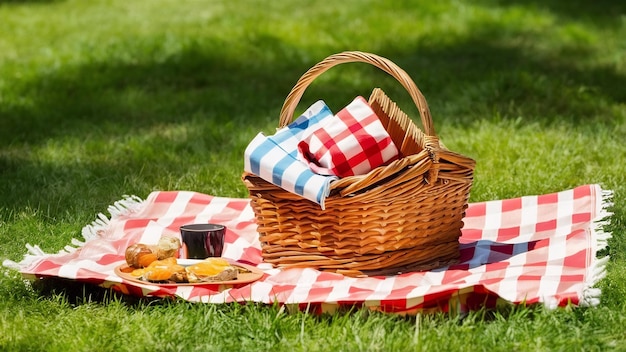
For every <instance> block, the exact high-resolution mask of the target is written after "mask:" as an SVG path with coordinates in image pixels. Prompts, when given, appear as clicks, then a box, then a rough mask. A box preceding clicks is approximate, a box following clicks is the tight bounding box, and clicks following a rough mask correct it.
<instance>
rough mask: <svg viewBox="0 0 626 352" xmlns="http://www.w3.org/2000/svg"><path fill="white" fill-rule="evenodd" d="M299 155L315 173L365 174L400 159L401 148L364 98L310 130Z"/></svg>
mask: <svg viewBox="0 0 626 352" xmlns="http://www.w3.org/2000/svg"><path fill="white" fill-rule="evenodd" d="M298 158H299V159H300V160H301V161H302V162H304V163H305V164H307V165H309V168H311V170H313V171H314V172H315V173H318V174H321V175H335V176H339V177H346V176H353V175H363V174H366V173H368V172H370V171H371V170H372V169H374V168H377V167H379V166H381V165H384V164H386V163H388V162H390V161H393V160H395V159H397V158H398V149H397V148H396V146H395V144H393V141H392V140H391V137H390V136H389V133H388V132H387V131H386V130H385V128H384V127H383V125H382V123H381V122H380V119H379V118H378V116H376V113H374V111H373V110H372V108H371V107H370V106H369V104H368V103H367V101H366V100H365V99H364V98H363V97H357V98H355V99H354V100H353V101H352V102H351V103H350V104H348V106H346V107H345V108H343V109H342V110H341V111H340V112H338V113H337V114H336V115H334V116H329V117H326V118H325V119H324V120H323V121H322V123H321V124H320V126H318V127H316V128H315V129H312V130H310V131H306V132H305V135H303V137H302V141H301V142H300V143H298Z"/></svg>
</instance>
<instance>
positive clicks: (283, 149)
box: [244, 100, 338, 209]
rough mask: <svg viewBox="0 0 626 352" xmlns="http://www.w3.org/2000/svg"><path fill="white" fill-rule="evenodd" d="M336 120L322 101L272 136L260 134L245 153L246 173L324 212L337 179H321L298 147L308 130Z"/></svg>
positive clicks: (333, 177) (321, 176) (327, 177)
mask: <svg viewBox="0 0 626 352" xmlns="http://www.w3.org/2000/svg"><path fill="white" fill-rule="evenodd" d="M331 116H333V113H332V112H331V111H330V109H329V108H328V106H326V104H325V103H324V102H323V101H322V100H320V101H318V102H316V103H315V104H313V105H311V107H310V108H309V109H307V110H306V111H305V112H304V113H303V114H302V115H301V116H300V117H298V118H297V119H296V120H295V121H294V122H292V123H291V124H289V125H288V126H286V127H283V128H281V129H279V130H278V131H276V133H275V134H274V135H273V136H269V137H268V136H265V135H264V134H263V133H259V134H258V135H257V136H256V137H254V139H253V140H252V142H250V144H248V147H247V148H246V151H245V158H244V170H245V171H246V172H249V173H252V174H254V175H257V176H259V177H261V178H262V179H264V180H265V181H267V182H270V183H272V184H274V185H276V186H278V187H281V188H283V189H284V190H286V191H289V192H292V193H295V194H298V195H301V196H302V197H304V198H306V199H308V200H311V201H313V202H315V203H317V204H319V205H320V206H321V208H322V209H324V200H325V199H326V197H327V196H328V194H329V192H330V183H331V182H332V181H335V180H337V179H338V177H336V176H325V175H319V174H316V173H315V172H313V171H312V170H311V169H310V168H309V166H308V165H307V164H305V163H304V162H302V161H300V160H299V159H298V143H299V142H300V141H301V140H302V135H303V133H304V131H305V130H307V129H308V130H310V129H313V128H315V127H316V126H317V125H319V124H320V122H321V121H322V120H323V119H324V118H326V117H331Z"/></svg>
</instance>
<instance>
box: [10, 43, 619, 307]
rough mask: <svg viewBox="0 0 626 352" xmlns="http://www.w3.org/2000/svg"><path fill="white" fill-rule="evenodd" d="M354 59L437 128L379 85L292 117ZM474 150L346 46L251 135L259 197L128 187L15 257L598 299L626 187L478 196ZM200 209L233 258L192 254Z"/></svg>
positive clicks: (214, 277) (283, 300)
mask: <svg viewBox="0 0 626 352" xmlns="http://www.w3.org/2000/svg"><path fill="white" fill-rule="evenodd" d="M347 62H363V63H367V64H371V65H374V66H376V67H378V68H380V69H381V70H383V71H385V72H387V73H389V74H390V75H391V76H393V77H394V78H396V79H397V80H398V81H399V82H400V83H401V84H402V86H403V87H404V88H406V89H407V91H408V92H409V95H410V96H411V98H412V99H413V102H414V103H415V104H416V107H417V108H418V111H419V113H420V118H421V122H422V127H423V131H422V130H421V129H419V128H418V127H417V126H416V125H415V124H414V123H413V121H412V120H411V119H410V118H409V117H408V116H407V115H406V114H405V113H403V112H402V110H400V109H399V108H398V107H397V106H396V105H395V103H394V102H392V101H391V100H390V99H389V98H388V97H387V96H386V95H385V94H384V93H383V92H382V90H380V89H378V88H376V89H374V91H373V93H372V95H371V96H370V98H369V100H366V99H365V98H363V97H360V96H357V97H356V98H355V99H354V100H353V101H352V102H350V103H349V104H347V105H346V106H345V107H344V108H343V109H341V110H340V111H338V112H337V113H333V112H332V111H331V109H330V108H329V107H328V106H327V105H326V104H325V103H324V101H322V100H320V101H318V102H316V103H314V104H313V105H311V106H310V107H309V108H308V109H307V110H306V111H305V112H304V113H303V114H301V115H300V116H299V117H297V118H296V119H293V113H294V111H295V108H296V105H297V104H298V102H299V100H300V98H301V96H302V94H303V92H304V90H305V89H306V87H307V86H308V85H309V84H310V83H311V82H312V81H313V80H314V79H315V78H316V77H317V76H319V75H320V74H321V73H323V72H325V71H326V70H328V69H329V68H331V67H333V66H335V65H338V64H341V63H347ZM292 120H293V121H292ZM474 166H475V162H474V160H472V159H471V158H468V157H465V156H463V155H461V154H458V153H455V152H452V151H450V150H448V149H447V148H446V147H445V146H443V144H442V143H441V142H440V141H439V139H438V137H437V135H436V133H435V130H434V127H433V123H432V118H431V116H430V111H429V110H428V105H427V104H426V101H425V99H424V97H423V95H422V94H421V92H420V91H419V89H417V87H416V86H415V84H414V83H413V81H412V80H411V79H410V78H409V77H408V75H407V74H406V72H404V71H403V70H401V69H400V68H399V67H397V66H396V65H395V64H394V63H393V62H391V61H389V60H387V59H385V58H382V57H379V56H377V55H374V54H368V53H361V52H345V53H340V54H335V55H332V56H329V57H328V58H326V59H325V60H323V61H321V62H320V63H319V64H317V65H315V66H314V67H313V68H311V69H310V70H309V71H307V72H306V73H305V74H304V75H303V76H302V77H301V79H300V80H299V81H298V83H296V85H295V86H294V89H293V90H292V91H291V93H290V94H289V95H288V97H287V99H286V101H285V104H284V106H283V109H282V111H281V115H280V121H279V129H278V130H277V131H276V133H275V134H273V135H270V136H266V135H264V134H262V133H259V134H258V135H257V136H256V137H254V138H253V139H252V141H251V142H250V144H249V145H248V147H247V148H246V150H245V152H244V174H243V176H242V180H243V182H244V184H245V185H246V187H247V188H248V191H249V197H248V198H228V197H220V196H216V195H209V194H203V193H199V192H194V191H185V190H179V191H155V192H152V193H151V194H149V195H148V196H147V197H146V198H145V199H142V198H139V197H136V196H130V197H126V198H124V199H121V200H120V201H118V202H116V203H115V204H113V205H112V206H110V207H109V213H110V215H109V216H105V215H103V214H100V215H99V216H98V218H97V219H96V220H95V221H94V222H93V223H91V224H89V225H87V226H85V227H84V228H83V231H82V235H83V239H81V240H78V239H75V240H73V241H72V243H71V245H68V246H66V248H65V249H64V250H62V251H60V252H59V253H56V254H47V253H44V252H43V251H41V249H40V248H39V247H38V246H36V245H35V246H32V245H28V246H27V247H28V254H27V255H26V256H25V258H24V259H23V260H22V261H21V262H19V263H15V262H12V261H8V260H7V261H5V262H4V263H3V264H4V266H6V267H10V268H14V269H16V270H18V271H19V272H20V273H21V274H22V275H23V276H24V277H25V278H27V279H30V280H38V279H42V278H50V277H52V278H63V279H69V280H74V281H78V282H84V283H88V284H94V285H98V286H101V287H103V288H108V289H112V290H114V291H117V292H120V293H123V294H127V295H132V296H137V297H163V298H165V297H177V298H180V299H184V300H187V301H192V302H201V303H213V304H223V303H235V302H237V303H246V302H257V303H265V304H274V303H278V304H281V305H288V306H295V307H299V308H306V309H308V310H309V311H314V312H318V313H321V312H333V311H336V310H338V309H341V308H344V307H348V308H349V307H354V306H358V307H366V308H368V309H372V310H380V311H384V312H391V313H402V314H411V313H416V312H428V311H444V312H449V311H468V310H473V309H480V308H483V307H486V308H493V307H496V306H498V305H499V304H503V303H507V304H521V303H524V304H535V303H543V304H545V305H546V306H548V307H558V306H564V305H567V304H574V305H590V306H594V305H597V304H598V303H599V297H600V290H599V289H598V288H596V287H595V285H596V284H597V282H598V281H599V280H600V279H602V278H603V276H604V273H605V264H606V262H607V261H608V257H606V256H605V257H599V251H601V250H602V249H604V248H605V247H606V245H607V240H608V239H609V238H610V234H609V233H606V232H604V230H603V227H604V225H606V223H607V222H608V218H609V216H610V215H611V214H610V213H609V212H608V210H607V208H608V207H610V205H611V203H610V201H611V198H612V192H611V191H608V190H603V189H602V188H601V186H600V185H596V184H588V185H581V186H578V187H575V188H572V189H568V190H562V191H559V192H555V193H549V194H542V195H525V196H522V197H518V198H512V199H504V200H493V201H486V202H479V203H468V200H469V193H470V189H471V185H472V182H473V170H474ZM188 224H219V225H220V226H222V225H223V227H225V235H223V245H222V244H220V252H221V256H219V258H207V259H205V260H199V261H190V260H186V259H185V258H183V257H182V256H181V255H180V253H182V252H180V251H179V246H180V245H181V242H180V238H181V234H180V233H181V226H183V225H188ZM183 246H184V244H183ZM222 246H223V248H222ZM187 263H188V264H187ZM168 270H170V271H168Z"/></svg>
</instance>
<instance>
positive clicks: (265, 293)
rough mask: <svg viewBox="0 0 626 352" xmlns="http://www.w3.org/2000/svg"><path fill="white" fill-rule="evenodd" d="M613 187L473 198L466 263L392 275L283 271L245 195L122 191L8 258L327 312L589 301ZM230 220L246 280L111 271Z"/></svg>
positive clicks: (102, 279)
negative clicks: (187, 279) (265, 254)
mask: <svg viewBox="0 0 626 352" xmlns="http://www.w3.org/2000/svg"><path fill="white" fill-rule="evenodd" d="M611 197H612V192H611V191H606V190H602V189H601V187H600V186H599V185H584V186H579V187H576V188H574V189H570V190H565V191H561V192H558V193H552V194H544V195H539V196H524V197H521V198H515V199H506V200H496V201H487V202H480V203H471V204H470V205H469V208H468V209H467V215H466V218H465V220H464V222H465V226H464V228H463V231H462V232H463V233H462V236H461V238H460V242H461V260H460V263H459V264H457V265H454V266H450V267H445V268H441V269H437V270H432V271H427V272H409V273H403V274H400V275H396V276H387V277H366V278H351V277H344V276H342V275H339V274H335V273H328V272H320V271H317V270H314V269H309V268H306V269H288V270H280V269H276V268H272V267H271V266H269V265H267V264H266V263H262V258H261V251H260V246H259V242H258V235H257V232H256V227H255V226H256V225H255V220H254V214H253V211H252V210H251V208H250V206H249V201H248V199H238V198H224V197H215V196H211V195H206V194H201V193H196V192H188V191H169V192H154V193H151V194H150V195H149V196H148V197H147V199H145V200H141V199H139V198H137V197H127V198H124V199H123V200H121V201H119V202H117V203H115V204H114V205H112V206H111V207H110V209H109V212H110V213H111V215H110V217H107V216H104V215H102V214H100V215H99V217H98V219H97V220H96V221H94V222H93V223H92V224H90V225H87V226H86V227H85V228H84V229H83V237H84V240H83V241H78V240H74V241H73V242H72V245H70V246H67V247H66V248H65V249H64V250H63V251H61V252H59V253H57V254H45V253H43V252H42V251H41V249H40V248H39V247H37V246H30V245H29V246H27V247H28V249H29V253H28V254H27V255H26V256H25V258H24V260H23V261H21V262H20V263H15V262H11V261H5V262H4V265H5V266H8V267H11V268H15V269H17V270H19V271H20V272H21V273H22V275H23V276H24V277H25V278H29V279H35V278H43V277H61V278H66V279H71V280H77V281H82V282H86V283H92V284H96V285H99V286H102V287H105V288H111V289H113V290H116V291H119V292H122V293H125V294H128V295H134V296H152V297H180V298H182V299H185V300H188V301H193V302H203V303H226V302H241V303H244V302H261V303H267V304H273V303H278V304H282V305H287V306H288V307H290V306H293V307H299V308H301V309H303V308H304V307H306V308H307V309H309V310H310V311H314V312H332V311H335V310H337V309H341V308H344V307H353V306H355V305H356V306H359V307H365V308H369V309H374V310H380V311H384V312H395V313H416V312H424V311H450V310H462V311H463V310H465V311H467V310H472V309H479V308H481V307H495V306H496V305H498V304H499V303H504V302H508V303H512V304H521V303H524V304H534V303H543V304H545V305H546V306H548V307H558V306H564V305H567V304H573V305H587V306H594V305H597V304H598V303H599V297H600V290H599V289H598V288H595V287H594V285H595V284H596V283H597V282H598V280H600V279H601V278H602V277H603V276H604V273H605V264H606V262H607V260H608V257H602V258H598V257H597V256H598V251H599V250H601V249H603V248H604V247H605V246H606V244H607V240H608V239H609V238H610V234H609V233H606V232H604V231H603V227H604V225H605V224H606V223H607V222H608V219H609V216H610V215H611V214H610V213H609V212H608V210H607V208H608V207H609V206H610V205H611V203H610V200H611ZM197 222H215V223H221V224H224V225H226V226H227V227H228V231H227V234H226V245H225V248H224V252H223V256H224V257H227V258H229V259H232V260H237V261H240V262H242V263H247V264H253V265H256V266H257V267H258V268H261V269H263V270H264V272H265V274H264V276H263V277H262V278H261V279H260V280H258V281H256V282H254V283H251V284H243V285H239V286H237V285H235V286H233V287H218V286H216V285H205V286H173V287H162V286H159V285H153V284H149V283H146V284H141V283H135V282H128V281H125V280H123V279H121V278H120V277H118V276H117V275H115V273H114V268H115V267H116V266H118V265H121V264H122V263H124V252H125V249H126V247H127V246H128V245H130V244H132V243H136V242H142V243H155V242H156V241H157V240H158V238H160V236H161V235H164V234H169V235H177V234H178V233H179V226H181V225H183V224H187V223H197Z"/></svg>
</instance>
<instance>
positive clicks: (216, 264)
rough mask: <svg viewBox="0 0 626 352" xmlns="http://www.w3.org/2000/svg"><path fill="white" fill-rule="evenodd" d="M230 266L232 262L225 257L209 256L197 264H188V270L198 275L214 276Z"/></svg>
mask: <svg viewBox="0 0 626 352" xmlns="http://www.w3.org/2000/svg"><path fill="white" fill-rule="evenodd" d="M230 266H231V265H230V263H229V262H228V261H227V260H225V259H222V258H207V259H205V260H203V261H201V262H199V263H197V264H194V265H190V266H188V267H187V272H192V273H194V274H195V275H198V276H214V275H217V274H219V273H221V272H222V271H224V270H226V268H228V267H230Z"/></svg>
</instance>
